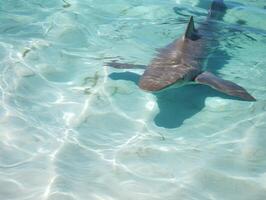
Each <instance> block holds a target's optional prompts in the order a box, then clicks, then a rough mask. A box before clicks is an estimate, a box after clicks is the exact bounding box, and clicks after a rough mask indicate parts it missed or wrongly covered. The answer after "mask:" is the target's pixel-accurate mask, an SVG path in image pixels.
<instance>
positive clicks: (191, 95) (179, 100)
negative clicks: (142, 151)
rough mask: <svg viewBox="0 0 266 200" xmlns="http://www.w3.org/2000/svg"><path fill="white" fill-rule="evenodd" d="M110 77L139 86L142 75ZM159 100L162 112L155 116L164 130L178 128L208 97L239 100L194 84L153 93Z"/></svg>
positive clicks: (126, 74)
mask: <svg viewBox="0 0 266 200" xmlns="http://www.w3.org/2000/svg"><path fill="white" fill-rule="evenodd" d="M109 77H110V78H111V79H113V80H127V81H132V82H134V83H135V84H138V80H139V78H140V75H138V74H135V73H132V72H121V73H112V74H110V75H109ZM153 94H154V95H155V96H156V98H157V104H158V107H159V110H160V112H159V113H158V114H157V115H156V116H155V118H154V122H155V124H156V125H157V126H160V127H164V128H177V127H179V126H181V125H182V124H183V122H184V121H185V120H186V119H189V118H190V117H192V116H193V115H195V114H196V113H198V112H200V111H201V110H202V109H203V108H204V106H205V100H206V98H207V97H215V96H217V97H221V98H225V99H237V98H234V97H230V96H227V95H224V94H222V93H220V92H217V91H215V90H213V89H212V88H210V87H208V86H205V85H199V84H192V85H186V86H183V87H180V88H174V89H166V90H163V91H160V92H156V93H153Z"/></svg>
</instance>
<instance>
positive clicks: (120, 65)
mask: <svg viewBox="0 0 266 200" xmlns="http://www.w3.org/2000/svg"><path fill="white" fill-rule="evenodd" d="M105 64H106V65H107V66H110V67H114V68H116V69H145V68H146V65H138V64H129V63H119V62H116V61H115V60H114V61H111V62H107V63H105Z"/></svg>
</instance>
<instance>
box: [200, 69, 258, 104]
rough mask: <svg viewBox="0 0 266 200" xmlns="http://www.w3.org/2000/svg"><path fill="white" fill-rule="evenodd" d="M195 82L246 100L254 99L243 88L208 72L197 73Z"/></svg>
mask: <svg viewBox="0 0 266 200" xmlns="http://www.w3.org/2000/svg"><path fill="white" fill-rule="evenodd" d="M195 82H197V83H201V84H205V85H209V86H210V87H212V88H214V89H216V90H218V91H220V92H223V93H225V94H228V95H231V96H235V97H239V98H241V99H243V100H246V101H256V99H255V98H254V97H253V96H251V95H250V94H249V93H248V92H247V91H246V90H245V89H244V88H242V87H240V86H239V85H237V84H235V83H233V82H231V81H227V80H223V79H221V78H219V77H217V76H215V75H214V74H212V73H210V72H203V73H201V74H199V75H198V76H197V77H196V78H195Z"/></svg>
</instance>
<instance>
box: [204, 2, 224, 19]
mask: <svg viewBox="0 0 266 200" xmlns="http://www.w3.org/2000/svg"><path fill="white" fill-rule="evenodd" d="M226 9H227V8H226V5H225V4H224V1H223V0H213V1H212V3H211V6H210V8H209V13H208V16H209V18H212V19H220V18H222V16H223V14H224V13H225V11H226Z"/></svg>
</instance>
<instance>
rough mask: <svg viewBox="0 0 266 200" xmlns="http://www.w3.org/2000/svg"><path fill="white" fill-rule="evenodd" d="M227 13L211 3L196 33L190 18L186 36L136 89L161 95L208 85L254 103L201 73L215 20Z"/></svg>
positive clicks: (114, 64)
mask: <svg viewBox="0 0 266 200" xmlns="http://www.w3.org/2000/svg"><path fill="white" fill-rule="evenodd" d="M225 10H226V7H225V4H224V2H223V0H214V1H213V2H212V4H211V6H210V9H209V13H208V17H207V19H206V21H205V22H203V23H202V24H201V25H200V26H199V27H198V28H197V29H196V28H195V25H194V20H193V17H192V16H191V17H190V20H189V23H188V25H187V28H186V31H185V34H184V35H183V37H182V38H180V39H176V40H174V41H173V42H172V43H170V44H169V45H167V46H166V47H165V48H162V49H160V50H159V53H158V55H157V56H156V57H155V58H154V59H153V60H152V61H151V63H150V64H149V65H148V66H147V68H146V69H145V71H144V73H143V75H142V76H141V78H140V81H139V87H140V88H141V89H143V90H146V91H151V92H155V91H160V90H162V89H165V88H168V87H170V86H173V85H182V84H186V83H190V82H195V83H200V84H205V85H208V86H210V87H212V88H214V89H216V90H218V91H220V92H223V93H226V94H228V95H231V96H235V97H238V98H241V99H243V100H247V101H255V98H254V97H252V96H251V95H250V94H249V93H248V92H247V91H246V90H245V89H244V88H242V87H241V86H239V85H237V84H235V83H233V82H231V81H228V80H224V79H221V78H219V77H217V76H216V75H214V74H212V73H211V72H207V71H204V63H203V62H204V60H205V58H206V57H207V54H208V49H209V48H208V47H209V45H211V42H210V41H211V40H212V39H211V37H212V36H213V33H212V32H213V30H214V28H215V25H214V24H215V20H218V19H220V18H221V16H223V15H224V13H225ZM108 65H110V66H112V67H115V68H144V66H143V65H131V64H123V63H117V62H116V61H113V62H111V63H108Z"/></svg>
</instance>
